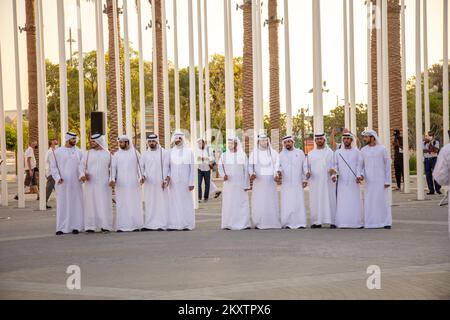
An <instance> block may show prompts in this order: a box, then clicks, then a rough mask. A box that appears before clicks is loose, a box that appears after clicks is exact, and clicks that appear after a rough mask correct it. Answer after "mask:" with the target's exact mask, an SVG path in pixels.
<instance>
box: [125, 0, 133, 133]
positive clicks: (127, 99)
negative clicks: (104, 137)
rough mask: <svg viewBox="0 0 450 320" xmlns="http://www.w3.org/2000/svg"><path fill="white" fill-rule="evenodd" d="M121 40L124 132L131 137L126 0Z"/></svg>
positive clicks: (126, 0) (126, 2)
mask: <svg viewBox="0 0 450 320" xmlns="http://www.w3.org/2000/svg"><path fill="white" fill-rule="evenodd" d="M123 38H124V39H123V41H124V53H123V54H124V63H125V115H126V118H125V124H126V126H125V127H126V133H127V135H128V136H129V137H130V139H132V138H133V126H132V120H131V118H132V106H131V71H130V41H129V36H128V0H123Z"/></svg>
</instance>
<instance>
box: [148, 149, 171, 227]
mask: <svg viewBox="0 0 450 320" xmlns="http://www.w3.org/2000/svg"><path fill="white" fill-rule="evenodd" d="M169 164H170V153H169V152H168V151H167V150H165V149H164V148H161V147H160V146H158V148H157V149H155V150H151V149H148V150H147V151H146V152H144V154H143V155H142V173H143V175H144V177H145V184H144V197H145V219H144V228H146V229H150V230H158V229H163V230H164V229H166V228H167V217H168V210H169V207H168V205H169V190H168V188H164V189H163V188H162V183H163V181H164V180H165V179H166V178H167V177H168V176H169V174H170V172H169Z"/></svg>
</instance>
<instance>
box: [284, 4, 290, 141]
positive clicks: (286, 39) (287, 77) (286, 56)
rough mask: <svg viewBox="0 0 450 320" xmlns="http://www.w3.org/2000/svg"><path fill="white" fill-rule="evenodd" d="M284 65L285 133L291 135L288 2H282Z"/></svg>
mask: <svg viewBox="0 0 450 320" xmlns="http://www.w3.org/2000/svg"><path fill="white" fill-rule="evenodd" d="M284 65H285V67H284V68H285V82H286V133H287V134H288V135H291V134H292V91H291V46H290V39H289V0H284Z"/></svg>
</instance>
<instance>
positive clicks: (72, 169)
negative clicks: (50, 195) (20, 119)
mask: <svg viewBox="0 0 450 320" xmlns="http://www.w3.org/2000/svg"><path fill="white" fill-rule="evenodd" d="M82 157H83V154H82V152H81V150H80V149H78V148H77V147H73V148H66V147H61V148H58V149H56V150H55V151H54V153H53V152H52V154H51V156H50V172H51V175H52V177H53V179H54V180H55V190H56V231H61V232H63V233H69V232H72V231H73V230H78V231H82V230H83V227H84V223H83V216H84V210H83V209H84V208H83V189H82V186H81V182H80V180H79V175H78V170H79V166H80V162H81V159H82ZM60 179H63V183H62V184H59V183H58V181H59V180H60Z"/></svg>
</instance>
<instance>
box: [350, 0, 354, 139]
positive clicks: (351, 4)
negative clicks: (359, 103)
mask: <svg viewBox="0 0 450 320" xmlns="http://www.w3.org/2000/svg"><path fill="white" fill-rule="evenodd" d="M353 11H354V10H353V0H349V19H350V32H349V34H350V37H349V38H350V56H349V59H350V130H351V132H353V134H356V101H355V99H356V97H355V27H354V15H353Z"/></svg>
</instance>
